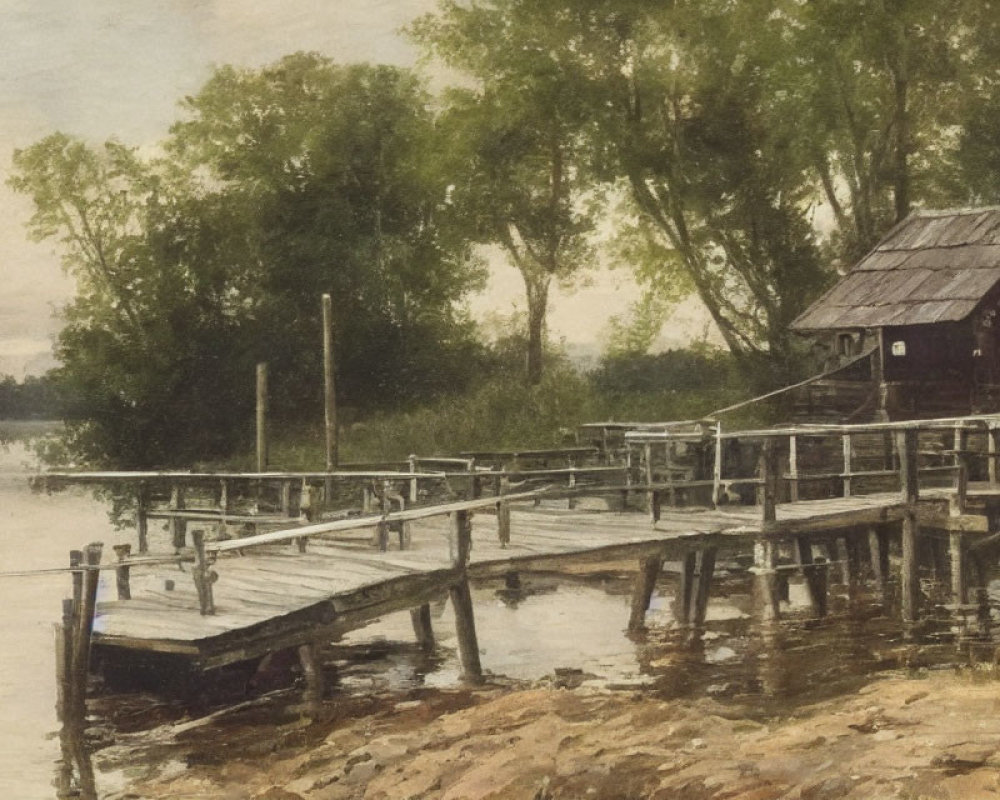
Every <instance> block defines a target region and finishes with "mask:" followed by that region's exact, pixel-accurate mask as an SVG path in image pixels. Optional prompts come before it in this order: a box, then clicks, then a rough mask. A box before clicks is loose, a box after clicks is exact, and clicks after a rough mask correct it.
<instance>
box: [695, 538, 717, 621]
mask: <svg viewBox="0 0 1000 800" xmlns="http://www.w3.org/2000/svg"><path fill="white" fill-rule="evenodd" d="M715 555H716V548H714V547H703V548H701V549H700V550H699V551H698V573H697V583H696V584H695V587H694V593H693V594H694V597H693V602H694V608H693V610H692V616H693V620H692V621H693V622H694V625H695V627H696V628H701V627H702V626H703V625H704V624H705V617H706V616H707V615H708V598H709V592H710V590H711V588H712V576H713V575H714V574H715Z"/></svg>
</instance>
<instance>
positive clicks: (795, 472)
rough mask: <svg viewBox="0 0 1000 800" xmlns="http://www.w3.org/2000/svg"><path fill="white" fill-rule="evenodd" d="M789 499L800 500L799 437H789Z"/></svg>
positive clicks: (791, 500)
mask: <svg viewBox="0 0 1000 800" xmlns="http://www.w3.org/2000/svg"><path fill="white" fill-rule="evenodd" d="M788 499H789V501H790V502H792V503H797V502H798V500H799V437H798V436H795V435H792V436H789V437H788Z"/></svg>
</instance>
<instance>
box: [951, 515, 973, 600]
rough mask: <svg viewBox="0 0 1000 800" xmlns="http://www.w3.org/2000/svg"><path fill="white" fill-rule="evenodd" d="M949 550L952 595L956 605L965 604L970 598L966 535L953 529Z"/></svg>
mask: <svg viewBox="0 0 1000 800" xmlns="http://www.w3.org/2000/svg"><path fill="white" fill-rule="evenodd" d="M948 551H949V554H950V556H951V559H950V560H951V597H952V602H953V603H955V605H959V606H961V605H965V604H966V603H967V602H968V599H969V592H968V585H967V583H966V567H965V561H966V558H965V555H966V549H965V536H964V534H962V533H961V532H959V531H953V532H952V533H951V534H949V536H948Z"/></svg>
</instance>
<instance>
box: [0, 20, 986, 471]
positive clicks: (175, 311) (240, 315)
mask: <svg viewBox="0 0 1000 800" xmlns="http://www.w3.org/2000/svg"><path fill="white" fill-rule="evenodd" d="M997 12H998V9H997V7H996V3H995V2H994V0H885V1H884V2H878V3H872V2H870V1H869V0H824V2H822V3H820V2H804V0H745V1H741V2H738V3H733V2H731V0H673V2H670V3H663V2H658V0H572V2H570V0H475V1H474V2H473V1H469V2H466V0H440V2H439V5H438V9H437V11H436V13H433V14H430V15H427V16H425V17H423V18H421V19H420V20H418V21H416V22H415V23H414V24H413V26H412V27H411V34H412V35H413V37H414V38H415V39H416V40H417V41H419V42H420V43H422V44H423V45H424V46H425V47H426V50H427V52H428V54H429V55H430V56H431V57H436V58H439V59H442V60H443V61H444V62H445V63H446V64H447V65H448V66H450V67H451V68H452V69H454V70H458V71H459V72H460V73H461V80H460V81H456V83H458V84H460V85H459V86H457V87H451V88H448V89H446V90H445V91H444V92H443V93H442V94H441V95H440V96H439V97H438V98H431V97H429V96H428V95H427V94H426V92H425V90H424V89H423V88H422V85H421V83H420V81H419V80H418V79H417V78H416V77H415V75H414V73H413V72H411V71H409V70H403V69H396V68H390V67H383V66H368V65H354V66H342V65H337V64H334V63H332V62H330V61H329V60H327V59H325V58H323V57H321V56H318V55H311V54H296V55H292V56H288V57H286V58H284V59H282V60H281V61H279V62H277V63H276V64H273V65H271V66H268V67H264V68H262V69H254V70H248V69H237V68H233V67H222V68H220V69H218V70H217V71H216V72H215V74H214V75H213V77H212V78H211V79H210V80H209V81H208V82H207V83H206V85H205V86H204V87H203V88H202V90H201V91H200V92H198V93H197V94H196V95H195V96H193V97H190V98H187V99H186V100H185V101H184V102H183V104H182V109H183V117H182V119H181V120H180V121H179V122H178V123H177V124H176V125H175V126H174V128H173V129H172V130H171V132H170V135H169V137H168V138H167V139H166V140H165V141H164V142H163V143H162V145H161V147H160V148H159V150H158V151H157V153H158V154H157V155H156V156H155V157H146V156H140V155H139V154H138V153H137V152H136V151H135V150H133V149H131V148H128V147H126V146H123V145H121V144H119V143H116V142H108V143H107V144H105V145H104V146H102V147H93V146H89V145H87V144H84V143H82V142H79V141H76V140H74V139H72V138H70V137H68V136H65V135H62V134H53V135H52V136H50V137H47V138H46V139H44V140H42V141H41V142H38V143H37V144H35V145H33V146H32V147H29V148H27V149H25V150H22V151H19V152H18V153H17V154H16V155H15V161H14V172H13V176H12V178H11V185H12V186H13V187H14V188H15V189H17V190H19V191H21V192H23V193H25V194H26V195H28V196H29V197H30V198H31V199H32V200H33V201H34V203H35V215H34V217H33V218H32V220H31V224H30V232H31V234H32V235H33V236H34V237H35V238H37V239H55V240H57V241H59V242H60V243H61V246H62V252H63V255H64V260H65V264H66V267H67V269H69V270H70V271H71V272H72V273H73V274H74V275H75V277H76V279H77V285H78V292H77V297H76V299H75V300H74V302H73V303H72V304H71V305H70V307H69V308H68V309H67V310H66V320H67V325H66V327H65V329H64V331H63V333H62V334H61V336H60V338H59V341H58V345H57V355H58V356H59V359H60V361H61V363H62V366H61V368H60V369H59V370H58V372H57V379H58V381H59V383H60V384H61V386H62V387H64V389H65V393H66V398H67V401H68V408H67V411H68V413H69V414H70V416H71V418H73V419H75V420H77V423H76V424H75V425H74V426H73V427H72V428H71V440H70V444H71V450H72V452H73V453H74V454H75V455H76V456H77V457H83V458H86V459H87V460H90V461H92V462H107V463H114V464H118V465H122V466H143V465H152V464H168V463H185V462H188V461H190V460H193V459H196V458H206V457H217V456H221V455H225V454H228V453H230V452H232V451H233V450H234V448H238V447H239V445H240V444H241V443H242V442H244V441H246V439H247V438H249V437H248V436H247V434H248V433H249V425H250V422H251V419H252V408H251V406H252V388H253V387H252V383H253V379H252V376H253V368H254V365H255V364H256V363H257V362H260V361H267V362H269V364H270V368H271V375H272V408H273V411H274V412H275V413H276V414H277V415H278V416H279V417H281V416H284V417H286V418H287V417H295V418H303V417H305V418H309V417H311V416H314V417H316V418H318V409H319V401H320V387H321V381H320V375H321V368H320V346H319V342H320V301H319V297H320V294H322V293H324V292H329V293H331V295H332V296H333V297H334V302H335V306H336V318H337V319H336V336H335V338H336V347H337V361H338V376H337V377H338V391H339V394H340V398H341V401H342V403H344V404H346V405H348V406H352V407H354V408H356V409H357V410H358V413H357V414H356V415H355V416H361V417H366V416H368V417H370V416H371V415H372V413H374V412H377V413H379V414H381V415H383V418H385V419H389V417H387V416H385V415H386V414H389V413H390V412H394V411H396V410H398V409H400V408H405V409H406V410H407V411H410V410H412V409H413V408H415V407H417V406H418V405H419V404H421V403H434V404H435V405H434V406H433V408H436V409H438V410H439V411H441V410H442V409H447V408H449V404H451V403H455V404H457V405H456V406H455V408H456V409H459V408H461V407H463V404H468V403H471V404H472V406H474V407H476V408H480V409H482V410H483V414H484V415H485V416H484V415H478V414H471V415H467V416H462V415H459V414H458V411H457V410H453V411H451V412H448V411H444V412H442V414H441V417H440V418H442V419H443V418H446V417H447V416H448V415H449V413H450V414H451V415H452V416H455V417H456V418H458V417H461V418H462V419H468V420H476V423H475V424H476V425H478V426H479V431H480V434H481V436H482V439H483V443H484V444H485V443H486V442H487V441H489V439H490V437H491V436H492V435H493V434H492V433H491V431H492V428H491V427H490V426H491V425H493V424H496V425H498V426H501V427H502V428H503V431H505V433H504V434H503V435H504V436H506V435H507V434H510V433H512V432H513V431H516V430H518V429H519V428H518V425H517V424H515V423H514V422H511V420H517V419H521V418H522V416H521V414H520V411H518V409H527V414H528V416H529V419H531V420H534V421H535V422H541V421H545V420H549V421H550V422H551V423H552V425H553V426H555V428H558V427H562V426H564V425H565V424H569V422H570V421H571V420H572V419H575V416H574V415H577V414H582V413H585V412H586V413H591V414H593V415H594V416H610V415H612V414H609V413H607V412H608V411H609V410H612V409H609V408H608V407H607V406H606V401H607V400H608V398H612V397H613V398H615V399H614V401H613V402H615V403H618V404H619V405H623V404H625V403H627V402H629V397H630V395H629V394H628V392H630V391H631V392H634V393H635V396H636V397H642V398H651V397H652V398H656V399H655V400H654V401H653V402H652V405H649V406H648V408H649V410H650V413H653V411H654V410H655V409H659V410H658V411H656V413H662V414H672V413H680V411H681V406H682V405H683V404H682V403H681V404H678V403H676V402H673V401H674V400H677V397H678V396H677V395H676V393H677V392H687V391H688V389H687V388H685V387H690V391H691V392H692V393H697V392H699V391H701V392H705V391H711V392H716V391H718V392H721V393H723V394H726V393H730V392H732V391H735V389H734V388H733V387H734V382H735V383H736V385H737V386H738V385H739V383H738V381H739V378H738V377H734V376H742V379H743V380H744V381H745V382H746V387H747V388H746V389H745V390H744V391H746V392H747V393H749V392H750V391H753V390H757V389H763V388H769V387H773V386H774V385H776V384H778V383H781V382H786V381H788V380H789V379H791V378H792V377H795V376H796V375H797V369H798V366H797V364H796V361H797V357H798V356H797V353H798V350H799V348H798V346H797V343H796V340H795V338H794V337H793V336H792V335H791V334H790V332H789V323H790V322H791V321H792V320H793V319H794V317H795V316H796V315H797V314H799V313H800V312H801V311H802V310H803V309H804V308H805V307H806V305H807V304H808V303H809V302H810V301H811V300H812V299H814V298H815V297H816V296H817V294H818V293H819V292H820V291H821V290H822V289H823V287H824V286H826V285H827V284H828V283H829V282H830V281H831V280H832V279H833V278H834V275H835V273H834V270H833V269H832V266H833V265H834V264H835V263H836V262H837V261H840V262H842V263H844V264H850V263H852V262H853V261H855V260H856V259H857V258H858V257H859V255H861V254H862V253H864V252H865V251H866V250H867V249H868V248H870V247H871V245H872V244H873V243H874V242H875V241H876V240H877V239H878V238H879V237H880V236H881V235H883V234H884V233H885V231H886V230H887V229H888V228H889V227H890V226H891V225H892V224H894V223H895V222H896V221H898V220H900V219H902V218H903V217H905V216H906V215H907V214H908V213H909V212H910V210H911V209H912V208H914V207H919V206H922V205H923V206H937V207H941V206H946V205H965V204H974V203H981V202H997V200H998V198H1000V188H998V187H1000V101H998V100H997V97H998V91H997V90H998V89H1000V79H998V78H997V75H998V74H1000V70H998V67H1000V46H998V44H997V42H1000V36H998V35H997V33H998V32H1000V13H997ZM481 243H488V244H492V245H495V246H497V247H499V248H500V249H501V250H502V251H503V252H505V253H506V255H507V257H508V258H509V260H510V261H511V263H512V264H513V265H514V266H516V267H517V268H518V269H519V271H520V273H521V276H522V277H523V279H524V285H525V293H526V299H527V314H526V316H525V319H524V324H523V328H524V330H523V331H520V330H519V331H516V332H514V334H513V335H511V336H508V337H507V338H506V339H505V340H504V343H503V345H502V346H501V347H499V348H496V349H495V351H494V352H493V353H490V352H488V348H487V347H486V346H485V345H483V344H481V343H480V342H479V341H478V340H477V337H476V335H475V330H474V328H473V326H472V324H471V322H470V321H469V320H468V319H467V318H466V317H465V316H464V315H463V313H462V312H461V310H460V309H461V307H462V306H461V300H462V298H463V297H464V296H465V295H466V293H467V292H469V291H470V290H473V289H474V288H476V287H477V286H479V285H481V281H482V279H483V269H482V265H481V264H480V263H479V262H477V260H476V259H475V258H474V257H473V252H474V246H475V245H477V244H481ZM608 243H610V246H609V247H607V248H606V249H604V250H603V252H601V247H602V246H604V245H606V244H608ZM600 258H604V259H605V260H611V261H617V262H618V263H621V264H625V265H627V267H628V268H629V269H631V270H632V271H633V273H634V275H635V276H636V277H637V278H638V280H639V281H640V283H641V284H642V286H643V287H644V289H645V290H646V296H645V297H644V298H643V300H642V302H641V303H640V304H638V305H637V307H636V312H635V314H633V316H632V318H631V319H630V320H619V321H618V323H617V325H616V326H614V327H613V330H612V336H611V339H612V342H611V348H610V350H611V351H612V352H611V353H610V355H611V356H613V358H609V360H607V361H606V362H605V363H604V364H603V366H602V367H601V369H600V370H599V371H598V372H597V373H596V375H595V377H594V379H593V382H585V383H586V386H584V387H583V388H581V384H580V383H579V381H581V380H583V379H582V378H578V377H572V375H573V373H571V372H568V371H567V370H566V369H565V365H560V363H559V361H558V360H557V359H556V360H551V359H547V358H546V350H545V317H546V312H547V309H548V297H549V292H550V288H551V286H552V283H553V282H559V283H562V284H565V285H570V284H572V283H573V282H574V281H575V280H577V279H578V278H579V277H580V275H581V273H582V272H583V271H584V270H586V269H587V268H588V267H590V266H591V265H593V264H594V263H596V262H597V261H598V260H599V259H600ZM690 293H694V294H696V295H697V297H698V298H699V299H700V301H701V303H702V304H703V305H704V307H705V308H706V309H707V310H708V312H709V314H710V315H711V318H712V319H713V320H714V323H715V326H716V328H717V329H718V331H719V333H720V334H721V336H722V338H723V340H724V341H725V344H726V347H727V349H728V351H729V354H730V356H731V358H732V361H731V362H730V361H728V360H727V361H726V362H725V363H723V360H722V359H720V358H719V357H716V356H712V355H706V354H704V353H701V354H681V353H668V354H664V355H662V356H658V357H652V356H646V355H644V352H645V350H646V349H647V348H648V345H649V344H650V342H651V341H653V339H654V337H655V335H656V333H657V331H658V330H659V327H660V322H661V321H662V320H663V318H664V317H665V315H667V314H668V313H669V310H670V307H671V304H672V303H673V302H675V301H676V300H677V299H678V298H680V297H683V296H685V295H687V294H690ZM515 344H516V346H517V348H518V349H519V352H520V353H522V354H526V356H527V357H526V358H524V359H511V358H510V348H511V347H512V346H513V345H515ZM522 360H523V362H524V363H525V364H526V366H522V365H521V362H522ZM512 364H516V366H512ZM734 364H735V365H736V367H738V371H737V372H734V371H733V365H734ZM543 366H544V370H543ZM546 371H551V372H552V374H553V376H554V378H553V380H554V381H555V382H553V381H550V380H549V379H548V378H547V377H546V376H545V375H544V374H543V373H544V372H546ZM695 376H698V377H695ZM473 377H475V378H477V379H479V378H481V379H482V380H477V382H476V385H475V391H474V392H472V393H471V394H468V395H466V396H465V398H463V397H462V396H461V392H462V390H463V389H467V388H469V387H470V386H472V378H473ZM524 378H527V381H526V382H527V384H529V387H528V388H524V387H518V388H517V391H516V392H515V391H514V390H513V388H512V387H513V385H514V384H517V383H520V382H522V381H523V380H524ZM531 385H537V391H541V390H542V389H543V388H546V387H547V389H546V390H547V391H549V392H551V393H553V397H555V398H560V397H567V396H568V395H567V394H566V392H567V391H568V390H569V389H570V388H571V387H576V388H575V389H574V391H573V392H572V393H571V394H572V395H573V397H576V398H584V399H583V400H580V401H579V402H577V401H574V404H573V405H572V409H574V410H573V411H572V412H571V411H570V410H569V409H570V404H569V403H568V402H566V403H561V405H560V403H559V402H554V403H553V404H545V405H544V406H543V405H537V404H536V403H538V402H540V401H539V400H538V398H537V397H536V396H535V395H534V394H532V391H535V390H532V389H531V388H530V386H531ZM490 387H492V388H490ZM522 388H524V391H526V392H528V393H527V394H524V395H521V394H518V392H521V391H522ZM491 392H495V393H496V396H495V397H494V396H493V395H492V394H491ZM671 393H674V394H673V395H672V394H671ZM512 397H516V398H518V399H517V400H512V401H510V402H511V403H513V404H514V405H513V406H509V405H507V402H508V399H509V398H512ZM470 398H471V399H470ZM669 398H672V400H671V403H672V404H666V405H665V404H664V403H665V401H666V399H669ZM703 399H704V398H703ZM501 400H502V401H503V402H501ZM494 401H496V403H497V404H496V405H495V404H494ZM661 401H663V402H661ZM642 402H643V403H644V402H645V400H643V401H642ZM690 405H691V406H692V407H694V406H700V409H699V412H700V413H704V411H705V410H708V408H709V407H712V406H714V405H715V404H713V403H706V402H702V403H700V404H699V403H697V402H692V403H691V404H690ZM560 408H562V409H563V410H564V411H566V422H565V423H563V425H560V424H558V423H557V421H556V420H555V419H554V418H552V419H550V418H549V416H548V413H549V410H551V409H556V410H558V409H560ZM414 413H416V412H414ZM435 413H436V412H435ZM491 415H492V416H491ZM614 415H615V416H619V418H620V417H621V416H623V415H624V414H614ZM437 418H438V417H435V419H437ZM392 419H397V418H396V417H392ZM415 419H416V418H413V419H411V420H410V421H411V422H413V421H414V420H415ZM489 420H493V421H492V422H491V421H489ZM428 424H429V423H428ZM463 424H465V423H463ZM469 424H470V425H471V424H472V423H471V422H470V423H469ZM529 428H531V429H534V428H533V427H532V425H531V424H528V423H527V422H526V424H525V427H524V432H527V431H528V429H529ZM470 435H471V434H470ZM496 435H497V436H500V435H501V431H500V430H497V431H496ZM459 438H461V437H459ZM430 443H431V444H433V440H432V441H431V442H430Z"/></svg>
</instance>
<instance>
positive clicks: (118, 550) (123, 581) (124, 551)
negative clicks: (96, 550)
mask: <svg viewBox="0 0 1000 800" xmlns="http://www.w3.org/2000/svg"><path fill="white" fill-rule="evenodd" d="M112 549H113V550H114V551H115V555H116V556H117V557H118V561H119V565H118V567H116V568H115V585H116V588H117V590H118V599H119V600H131V599H132V587H131V586H130V585H129V572H130V571H131V570H130V567H129V566H128V564H122V563H121V562H123V561H126V560H127V559H128V557H129V556H130V555H131V554H132V545H130V544H116V545H113V546H112Z"/></svg>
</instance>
